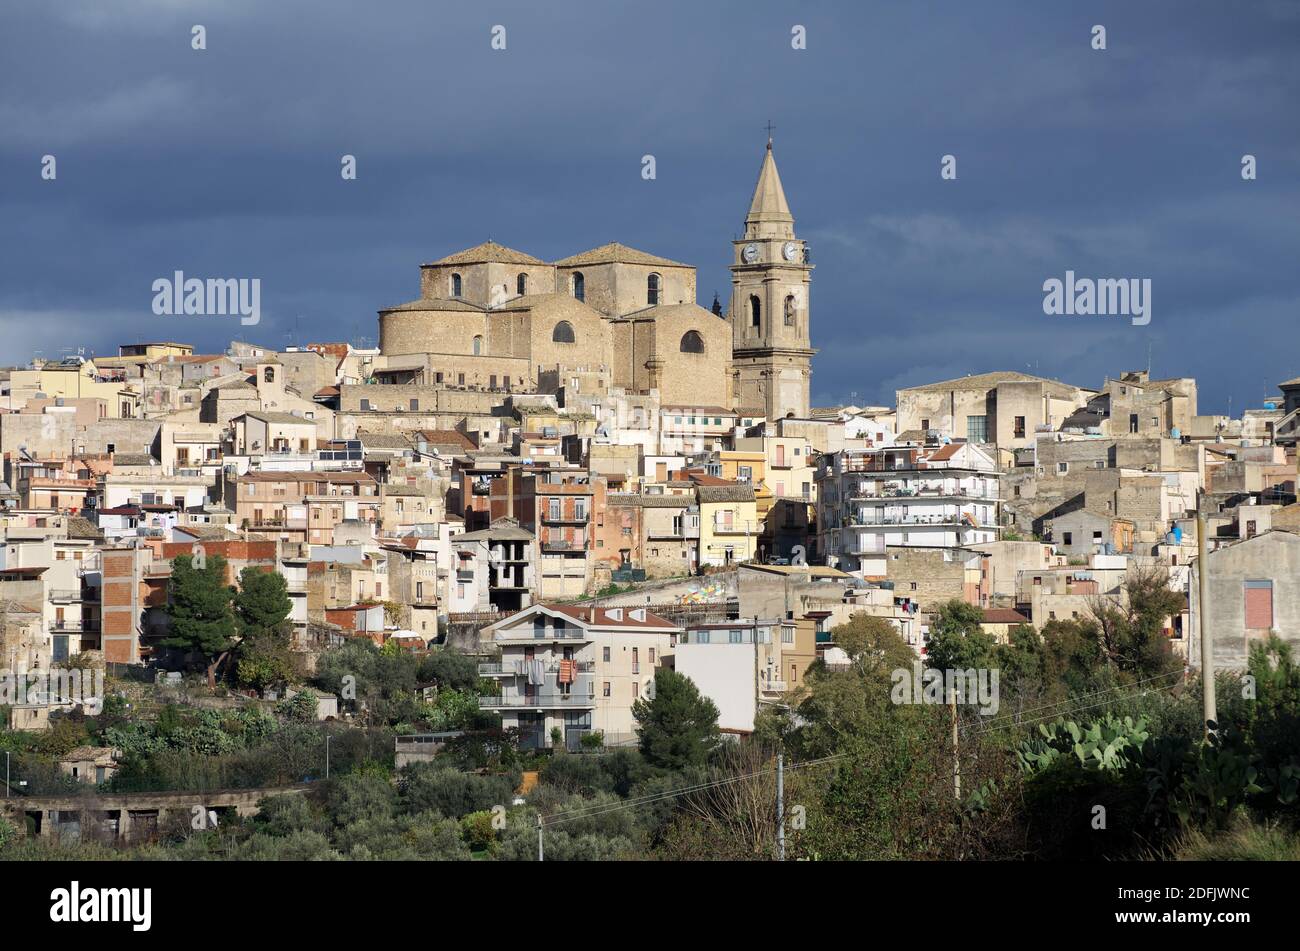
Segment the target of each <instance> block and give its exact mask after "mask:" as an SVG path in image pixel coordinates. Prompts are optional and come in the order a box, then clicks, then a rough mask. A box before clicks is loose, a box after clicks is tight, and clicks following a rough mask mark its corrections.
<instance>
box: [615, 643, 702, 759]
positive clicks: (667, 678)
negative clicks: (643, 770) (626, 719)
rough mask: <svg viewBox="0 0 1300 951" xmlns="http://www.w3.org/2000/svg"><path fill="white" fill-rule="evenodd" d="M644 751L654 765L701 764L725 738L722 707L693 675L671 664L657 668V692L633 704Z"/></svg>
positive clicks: (642, 751) (642, 752)
mask: <svg viewBox="0 0 1300 951" xmlns="http://www.w3.org/2000/svg"><path fill="white" fill-rule="evenodd" d="M632 715H633V716H634V717H635V718H636V721H637V724H638V726H637V735H638V737H639V738H640V742H641V754H642V755H643V756H644V757H645V758H646V761H647V762H649V763H650V764H651V765H653V766H659V767H663V768H665V769H683V768H685V767H687V766H699V765H702V764H703V763H704V762H705V761H707V760H708V758H709V754H710V753H712V752H713V750H714V749H716V748H717V746H718V743H719V742H720V741H721V735H720V734H719V732H718V708H717V707H716V706H715V705H714V703H713V701H712V700H710V699H709V698H708V697H702V696H700V691H699V688H697V687H696V686H695V684H694V683H693V682H692V681H691V679H690V678H689V677H686V676H684V675H683V674H679V673H677V671H675V670H671V669H669V668H667V667H660V668H658V669H657V670H656V671H655V692H654V696H653V697H652V698H651V699H649V700H638V701H636V702H635V703H634V704H632Z"/></svg>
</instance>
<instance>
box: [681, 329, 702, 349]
mask: <svg viewBox="0 0 1300 951" xmlns="http://www.w3.org/2000/svg"><path fill="white" fill-rule="evenodd" d="M679 349H680V350H681V351H682V353H703V352H704V338H703V337H701V336H700V335H699V333H698V332H696V331H694V330H688V331H686V333H684V334H682V343H681V347H680V348H679Z"/></svg>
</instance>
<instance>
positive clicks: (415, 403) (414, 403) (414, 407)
mask: <svg viewBox="0 0 1300 951" xmlns="http://www.w3.org/2000/svg"><path fill="white" fill-rule="evenodd" d="M419 410H420V401H419V400H411V412H412V413H417V412H419Z"/></svg>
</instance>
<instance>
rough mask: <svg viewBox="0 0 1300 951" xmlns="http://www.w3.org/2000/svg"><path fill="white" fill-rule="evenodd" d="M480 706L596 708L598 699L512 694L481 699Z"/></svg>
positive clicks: (590, 696)
mask: <svg viewBox="0 0 1300 951" xmlns="http://www.w3.org/2000/svg"><path fill="white" fill-rule="evenodd" d="M478 705H479V709H481V710H497V709H502V708H513V707H534V708H542V707H594V706H595V705H596V698H595V697H594V696H592V695H591V694H589V693H569V694H564V693H548V694H539V695H537V696H535V697H526V696H521V695H517V694H511V695H509V696H504V697H479V698H478Z"/></svg>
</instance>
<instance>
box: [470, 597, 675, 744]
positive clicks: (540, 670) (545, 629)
mask: <svg viewBox="0 0 1300 951" xmlns="http://www.w3.org/2000/svg"><path fill="white" fill-rule="evenodd" d="M680 635H681V628H679V627H677V626H676V625H674V624H672V623H671V622H670V621H667V620H665V619H663V618H661V617H659V616H657V615H655V614H653V613H651V612H649V611H647V610H645V609H644V608H600V607H579V606H575V605H567V604H551V603H539V604H534V605H533V606H531V607H529V608H527V609H525V610H523V611H519V612H517V613H515V614H512V615H510V616H509V617H507V618H504V619H502V620H500V621H498V622H497V623H495V624H492V625H490V626H489V627H487V628H484V629H483V631H482V633H481V636H482V638H483V640H484V641H485V642H487V643H489V644H491V645H492V646H493V647H495V648H496V649H497V650H498V651H499V652H500V656H499V659H497V660H494V661H492V662H490V663H485V664H483V665H481V666H480V668H479V673H480V675H481V676H484V677H488V678H491V679H492V680H494V681H496V682H497V683H498V684H499V688H500V689H499V693H497V694H496V695H494V696H484V697H480V698H479V706H480V707H481V708H482V709H484V710H492V711H495V712H498V713H500V714H501V719H502V725H503V726H504V727H505V728H506V729H516V730H518V731H519V739H520V745H521V746H522V747H523V748H525V749H539V748H545V747H549V746H551V745H552V731H554V730H559V731H560V735H561V736H562V737H563V739H562V742H563V744H564V745H565V746H566V747H567V748H568V749H571V750H572V749H577V748H578V747H579V745H580V744H581V741H582V737H583V736H584V735H586V734H588V733H590V732H593V731H599V732H600V733H602V734H604V738H605V742H606V743H607V744H610V745H622V744H630V743H632V742H635V730H636V720H635V718H634V717H633V716H632V705H633V704H634V703H635V702H636V701H637V700H640V699H644V698H646V697H648V696H651V693H652V689H653V684H654V674H655V668H656V667H658V666H660V665H661V664H663V663H664V661H665V659H666V658H667V657H669V656H671V654H672V652H673V650H674V648H675V647H676V646H677V640H678V637H679V636H680Z"/></svg>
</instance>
